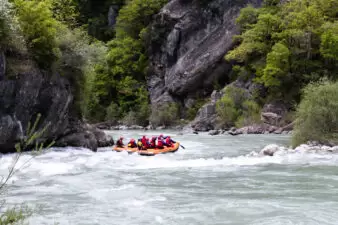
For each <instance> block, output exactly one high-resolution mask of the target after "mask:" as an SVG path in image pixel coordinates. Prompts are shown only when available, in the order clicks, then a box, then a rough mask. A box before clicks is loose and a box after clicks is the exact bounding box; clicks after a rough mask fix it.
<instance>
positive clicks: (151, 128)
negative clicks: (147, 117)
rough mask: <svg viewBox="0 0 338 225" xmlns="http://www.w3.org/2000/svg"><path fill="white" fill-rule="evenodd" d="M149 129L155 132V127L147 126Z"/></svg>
mask: <svg viewBox="0 0 338 225" xmlns="http://www.w3.org/2000/svg"><path fill="white" fill-rule="evenodd" d="M147 129H148V130H155V129H154V127H153V125H151V124H149V125H148V126H147Z"/></svg>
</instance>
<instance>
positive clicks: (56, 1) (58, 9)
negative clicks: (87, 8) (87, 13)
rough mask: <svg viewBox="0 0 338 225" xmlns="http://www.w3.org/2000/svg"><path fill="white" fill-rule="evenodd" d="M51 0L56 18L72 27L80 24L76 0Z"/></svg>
mask: <svg viewBox="0 0 338 225" xmlns="http://www.w3.org/2000/svg"><path fill="white" fill-rule="evenodd" d="M51 1H52V5H51V7H52V8H51V9H52V11H53V16H54V18H56V19H57V20H58V21H60V22H63V23H64V24H67V25H68V26H70V27H76V26H77V25H78V21H77V19H78V18H79V16H80V14H79V11H78V8H77V3H76V1H75V0H51Z"/></svg>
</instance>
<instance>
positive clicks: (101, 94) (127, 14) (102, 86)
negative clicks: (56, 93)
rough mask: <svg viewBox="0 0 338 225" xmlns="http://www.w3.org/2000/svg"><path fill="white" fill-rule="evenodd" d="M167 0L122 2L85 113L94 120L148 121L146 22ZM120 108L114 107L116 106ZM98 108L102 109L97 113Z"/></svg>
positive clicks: (141, 122)
mask: <svg viewBox="0 0 338 225" xmlns="http://www.w3.org/2000/svg"><path fill="white" fill-rule="evenodd" d="M166 2H167V0H160V1H159V0H132V1H129V2H128V3H127V4H126V5H125V6H123V7H122V8H121V10H120V12H119V16H118V17H117V23H116V29H115V32H116V38H115V39H113V40H112V41H110V42H109V43H108V52H107V56H106V61H105V62H104V63H102V64H100V65H97V67H96V71H97V72H96V73H97V75H96V76H95V78H94V79H93V80H92V83H91V87H90V89H91V90H92V91H91V92H90V96H89V99H90V103H89V105H88V109H87V110H86V112H87V114H86V116H87V117H88V118H89V119H91V120H97V121H100V120H104V119H108V120H109V119H116V118H121V117H124V116H127V118H126V119H125V121H130V120H131V119H130V117H131V115H132V116H133V117H135V118H133V119H134V122H136V123H138V124H143V123H146V120H147V118H148V116H149V106H148V105H149V104H148V103H149V100H148V92H147V89H146V83H145V78H146V77H145V76H146V70H147V64H148V61H147V57H146V54H145V44H144V43H145V40H144V37H145V36H146V33H147V26H148V25H149V23H150V22H151V18H152V16H153V15H154V14H155V13H157V12H158V11H159V10H160V8H161V7H162V6H163V5H164V4H165V3H166ZM117 108H118V110H114V109H117ZM98 111H100V112H99V113H98Z"/></svg>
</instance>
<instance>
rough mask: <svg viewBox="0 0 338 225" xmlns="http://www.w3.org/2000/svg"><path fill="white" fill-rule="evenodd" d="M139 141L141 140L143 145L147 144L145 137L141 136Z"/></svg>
mask: <svg viewBox="0 0 338 225" xmlns="http://www.w3.org/2000/svg"><path fill="white" fill-rule="evenodd" d="M141 142H142V145H143V146H147V139H146V138H142V140H141Z"/></svg>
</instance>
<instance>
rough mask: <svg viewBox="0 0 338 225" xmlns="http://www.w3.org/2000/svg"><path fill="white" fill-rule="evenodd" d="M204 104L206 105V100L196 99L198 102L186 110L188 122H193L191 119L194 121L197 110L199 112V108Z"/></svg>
mask: <svg viewBox="0 0 338 225" xmlns="http://www.w3.org/2000/svg"><path fill="white" fill-rule="evenodd" d="M205 103H206V100H205V99H198V100H197V101H196V103H195V104H194V105H193V106H192V107H190V108H188V109H187V114H186V118H187V119H188V120H193V119H195V117H196V114H197V112H198V110H199V109H200V108H202V106H203V105H204V104H205Z"/></svg>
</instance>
